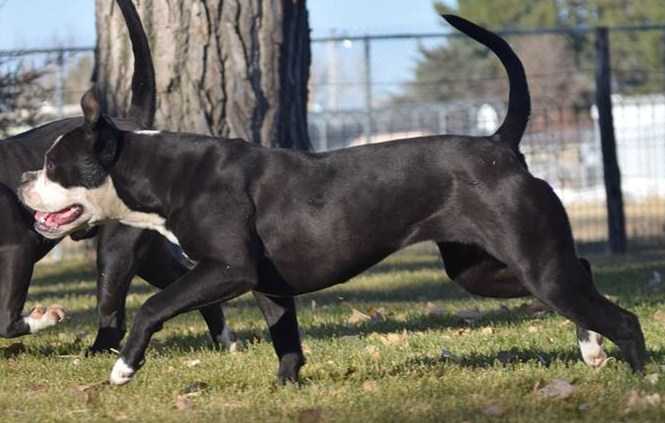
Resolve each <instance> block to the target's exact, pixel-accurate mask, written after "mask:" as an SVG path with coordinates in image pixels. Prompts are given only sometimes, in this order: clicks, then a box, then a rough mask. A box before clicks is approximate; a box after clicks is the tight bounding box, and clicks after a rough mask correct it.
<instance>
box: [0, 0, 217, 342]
mask: <svg viewBox="0 0 665 423" xmlns="http://www.w3.org/2000/svg"><path fill="white" fill-rule="evenodd" d="M117 3H118V6H119V7H120V9H121V11H122V13H123V16H124V18H125V20H126V22H127V27H128V30H129V34H130V39H131V42H132V47H133V51H134V56H135V58H136V61H135V67H134V76H133V82H132V93H133V95H132V104H131V111H130V113H129V114H130V116H132V118H133V119H132V120H122V119H114V122H115V124H116V125H118V126H120V127H122V128H124V129H128V130H129V129H138V128H139V127H150V126H152V123H153V119H154V114H155V78H154V70H153V65H152V59H151V56H150V49H149V46H148V41H147V39H146V36H145V33H144V31H143V26H142V24H141V21H140V18H139V16H138V14H137V12H136V10H135V8H134V6H133V4H132V2H131V0H117ZM82 124H83V119H82V118H69V119H63V120H59V121H56V122H52V123H49V124H46V125H43V126H40V127H38V128H36V129H33V130H30V131H27V132H25V133H22V134H19V135H16V136H13V137H10V138H7V139H5V140H2V142H0V163H2V166H0V246H1V247H2V248H1V249H0V264H1V265H2V271H3V274H2V281H1V282H0V336H2V337H8V338H12V337H17V336H21V335H26V334H28V333H30V326H29V325H28V323H26V321H25V320H24V319H23V317H22V316H21V313H22V311H23V307H24V305H25V302H26V299H27V294H28V287H29V285H30V279H31V277H32V270H33V265H34V263H35V262H36V261H37V260H39V259H40V258H42V257H43V256H44V255H45V254H46V253H47V252H48V251H49V250H51V249H52V248H53V247H54V246H55V245H56V244H57V242H58V240H47V239H45V238H43V237H42V236H40V235H39V234H37V233H36V232H35V231H34V229H33V223H34V220H33V217H32V214H31V213H30V212H29V211H27V210H26V209H25V208H24V207H23V206H22V205H21V204H20V202H19V201H18V199H17V197H16V189H17V187H18V185H19V184H20V183H21V179H22V175H23V174H24V173H25V172H26V171H31V170H34V169H39V168H40V167H42V165H43V163H44V153H45V152H46V150H47V149H48V148H49V147H50V146H51V144H53V141H54V140H56V139H57V138H59V137H60V136H61V135H63V134H66V133H68V132H70V131H72V130H75V129H76V128H78V127H80V126H81V125H82ZM93 235H94V231H90V232H89V233H85V232H80V233H74V234H72V237H73V238H84V237H90V236H93ZM97 251H98V257H97V264H98V278H97V298H98V303H99V304H98V312H99V332H98V334H97V337H96V339H95V342H94V344H93V346H92V348H91V351H106V350H108V349H111V348H119V343H120V340H121V338H122V337H123V335H124V331H125V320H124V317H125V297H126V295H127V290H128V288H129V283H130V281H131V279H132V277H133V276H134V275H135V274H137V273H138V274H139V275H140V276H142V277H143V278H144V279H146V280H147V281H148V282H150V283H151V284H153V285H155V286H157V287H160V288H163V287H165V286H167V285H168V284H169V283H171V282H173V281H174V280H176V279H177V278H178V277H180V276H182V275H183V274H185V273H186V272H187V270H188V269H187V267H186V266H185V263H183V262H182V259H181V257H180V256H179V254H178V253H177V252H174V251H173V249H172V248H170V246H169V243H168V242H167V241H166V240H165V239H163V238H162V237H161V236H159V235H158V234H156V233H154V232H151V231H145V230H139V229H136V228H131V227H128V226H124V225H120V224H112V225H110V226H105V227H103V228H101V229H100V230H99V236H98V250H97ZM202 314H203V315H204V317H205V320H206V322H207V323H208V326H209V329H210V334H211V336H212V337H213V340H215V341H217V340H218V339H219V338H220V336H221V334H222V332H223V330H224V324H225V323H224V315H223V314H222V310H221V308H220V306H219V305H217V306H214V305H213V306H209V307H207V308H206V309H204V310H202Z"/></svg>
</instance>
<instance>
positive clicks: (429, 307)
mask: <svg viewBox="0 0 665 423" xmlns="http://www.w3.org/2000/svg"><path fill="white" fill-rule="evenodd" d="M425 314H426V315H427V316H429V317H443V316H444V315H445V314H446V312H445V311H444V310H443V307H441V306H438V305H436V304H434V303H433V302H428V303H427V304H425Z"/></svg>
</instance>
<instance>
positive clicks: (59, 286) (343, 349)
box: [0, 246, 665, 423]
mask: <svg viewBox="0 0 665 423" xmlns="http://www.w3.org/2000/svg"><path fill="white" fill-rule="evenodd" d="M592 262H593V263H594V269H595V273H596V282H597V284H598V285H599V286H600V288H601V290H602V291H603V292H604V293H605V294H607V295H609V296H611V298H613V299H616V300H617V301H618V302H619V303H620V304H621V305H622V306H624V307H626V308H628V309H630V310H632V311H634V312H637V313H638V314H639V316H640V318H641V321H642V326H643V328H644V331H645V334H646V339H647V344H648V347H649V350H650V353H651V355H652V357H653V359H654V362H655V363H658V364H661V363H662V364H665V327H664V325H665V281H664V282H663V284H662V286H655V287H654V286H649V285H648V281H649V280H650V278H651V277H652V274H653V272H654V271H661V272H662V273H663V276H664V277H665V252H660V253H659V254H656V253H652V254H650V255H640V256H627V257H625V258H608V257H596V258H592ZM664 279H665V278H664ZM151 292H152V289H151V288H149V287H148V286H147V285H146V284H145V283H143V282H139V281H137V282H136V283H135V284H134V286H133V290H132V293H131V294H130V296H129V298H128V306H129V309H130V313H134V312H135V311H136V309H137V307H138V306H139V305H140V304H142V303H143V301H144V300H145V299H146V298H147V297H148V296H149V295H150V293H151ZM525 302H526V301H525V300H515V301H493V300H481V299H477V298H474V297H471V296H470V295H468V294H466V293H465V292H464V291H462V290H461V289H459V288H458V287H457V286H455V285H454V284H452V283H450V281H448V280H447V279H446V278H445V277H444V274H443V272H442V271H441V267H440V263H439V259H438V257H437V256H436V255H435V252H434V250H432V249H430V248H428V247H424V246H421V247H417V248H413V249H410V250H407V251H405V252H402V253H400V254H398V255H395V256H392V257H390V258H389V259H387V260H386V261H385V262H383V263H381V264H379V265H377V266H376V267H375V268H373V269H372V270H371V271H369V272H367V273H365V274H363V275H362V276H359V277H357V278H355V280H353V281H351V282H350V283H347V284H345V285H343V286H338V287H336V288H332V289H329V290H327V291H323V292H320V293H317V294H313V295H307V296H303V297H301V298H300V299H299V306H300V310H299V317H300V323H301V327H302V331H303V334H304V346H305V351H306V356H307V358H308V364H307V365H306V366H305V367H304V368H303V371H302V376H303V384H302V385H301V386H299V387H296V386H288V387H277V386H275V385H274V373H275V369H276V365H277V361H276V358H275V357H274V353H273V351H272V347H271V345H270V342H269V340H268V335H267V330H266V328H265V324H264V322H263V320H262V318H261V316H260V314H259V312H258V310H257V309H256V307H255V305H254V300H253V298H252V297H251V296H245V297H242V298H239V299H237V300H235V301H233V302H231V303H230V304H229V305H228V307H227V317H228V320H229V322H230V323H231V325H232V326H233V328H234V329H235V330H236V331H237V332H238V334H239V336H240V337H241V339H242V340H243V343H244V347H243V349H242V350H241V351H240V352H236V353H227V352H220V351H215V350H214V349H213V348H212V347H211V346H210V343H209V342H208V339H207V334H206V329H205V326H204V324H203V321H202V319H201V318H200V317H199V316H198V315H197V314H189V315H185V316H180V317H179V318H177V319H175V320H173V321H171V322H169V323H167V324H166V325H165V327H164V329H163V330H162V331H161V332H159V333H158V334H157V335H156V336H155V338H154V339H153V342H152V344H151V347H150V349H149V351H148V357H147V362H146V365H145V367H144V368H143V369H142V370H141V371H140V372H139V373H138V375H137V377H136V378H135V380H134V381H133V382H131V383H130V384H129V385H127V386H124V387H111V386H109V385H108V384H105V383H104V381H105V380H106V379H107V377H108V373H109V371H110V369H111V366H112V364H113V362H114V360H115V357H114V356H112V355H111V354H108V355H100V356H95V357H91V358H85V357H82V356H80V353H81V351H82V350H83V349H84V347H86V346H88V345H90V344H91V342H92V340H93V337H94V334H95V327H96V317H95V296H94V269H93V267H92V266H91V265H90V264H89V263H83V262H79V263H70V264H66V265H58V266H55V265H44V266H40V267H39V268H38V270H37V272H36V275H35V278H34V282H33V286H32V288H31V290H30V296H29V304H28V307H32V306H33V305H35V304H36V303H41V304H52V303H59V304H62V305H64V306H65V308H66V310H67V311H68V318H67V320H66V321H65V322H64V323H63V324H61V325H60V326H58V327H55V328H52V329H50V330H48V331H45V332H43V333H41V334H39V335H37V336H33V337H31V336H28V337H24V338H20V339H17V340H0V381H1V382H2V383H1V384H0V417H1V419H2V422H3V423H4V422H12V421H21V422H25V421H116V420H125V421H142V422H145V421H190V420H191V421H208V420H210V421H226V420H229V421H231V420H233V421H241V422H263V421H298V422H319V421H323V422H325V421H381V422H383V421H414V422H415V421H417V422H427V421H433V422H434V421H436V422H464V421H468V422H484V421H502V422H503V421H515V422H534V421H537V422H539V423H545V422H559V421H593V422H618V421H622V422H623V421H625V422H635V421H644V422H646V421H650V422H662V421H665V367H661V366H660V365H658V364H655V363H652V364H650V366H649V369H648V372H647V373H648V375H649V376H648V377H647V378H639V377H636V376H633V375H632V374H631V373H630V371H629V369H628V367H627V365H626V364H625V363H624V362H623V361H621V360H620V358H619V357H618V355H617V354H618V353H617V350H616V348H615V347H614V346H613V345H612V344H611V343H609V342H607V343H606V345H607V350H608V352H609V354H610V355H611V356H612V357H614V358H612V359H610V360H609V361H608V363H607V365H606V366H605V367H604V368H602V369H600V370H592V369H589V368H587V367H586V366H585V365H584V364H583V363H582V361H581V360H580V359H579V358H578V351H577V346H576V342H575V336H574V327H573V325H572V324H570V323H568V322H567V321H565V320H563V319H561V318H560V317H557V316H555V315H553V314H542V313H532V312H530V311H529V310H527V309H526V308H524V307H520V305H522V304H524V303H525ZM428 303H430V304H428ZM476 309H477V310H476ZM354 310H356V312H355V316H356V317H357V318H353V319H350V317H351V316H352V315H353V314H354ZM460 311H461V312H462V313H463V314H466V315H467V316H466V317H468V318H467V319H466V321H465V320H464V319H462V318H460V317H459V316H457V315H456V313H458V312H460ZM659 311H660V313H658V312H659ZM358 312H361V313H362V314H360V313H358ZM366 315H369V316H373V318H371V319H369V320H368V319H367V318H366ZM557 379H561V380H563V381H566V382H568V383H570V384H571V385H572V388H570V387H568V388H569V389H568V392H560V394H561V396H563V397H564V398H557V397H547V396H546V395H545V394H543V388H544V391H545V392H546V391H548V389H549V388H550V386H551V385H550V383H551V382H552V381H553V380H557ZM555 393H556V392H555ZM661 394H662V395H663V397H662V398H661V396H660V395H661Z"/></svg>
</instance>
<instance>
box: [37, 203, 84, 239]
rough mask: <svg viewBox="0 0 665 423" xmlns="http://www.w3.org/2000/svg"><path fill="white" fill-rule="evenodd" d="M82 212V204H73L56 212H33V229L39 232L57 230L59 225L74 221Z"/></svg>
mask: <svg viewBox="0 0 665 423" xmlns="http://www.w3.org/2000/svg"><path fill="white" fill-rule="evenodd" d="M82 214H83V206H82V205H80V204H74V205H72V206H69V207H66V208H64V209H62V210H60V211H57V212H42V211H36V212H35V229H37V230H38V231H40V232H57V231H58V230H59V229H60V227H61V226H64V225H67V224H69V223H72V222H74V221H75V220H76V219H78V218H79V217H81V215H82Z"/></svg>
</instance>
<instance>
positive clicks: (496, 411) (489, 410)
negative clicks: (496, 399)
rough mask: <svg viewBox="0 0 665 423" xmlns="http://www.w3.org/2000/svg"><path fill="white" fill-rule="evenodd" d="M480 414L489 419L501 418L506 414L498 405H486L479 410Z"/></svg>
mask: <svg viewBox="0 0 665 423" xmlns="http://www.w3.org/2000/svg"><path fill="white" fill-rule="evenodd" d="M480 412H481V413H483V414H484V415H486V416H490V417H501V416H503V415H504V414H506V409H505V408H503V407H502V406H500V405H499V404H494V403H493V404H488V405H486V406H485V407H483V408H481V409H480Z"/></svg>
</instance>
